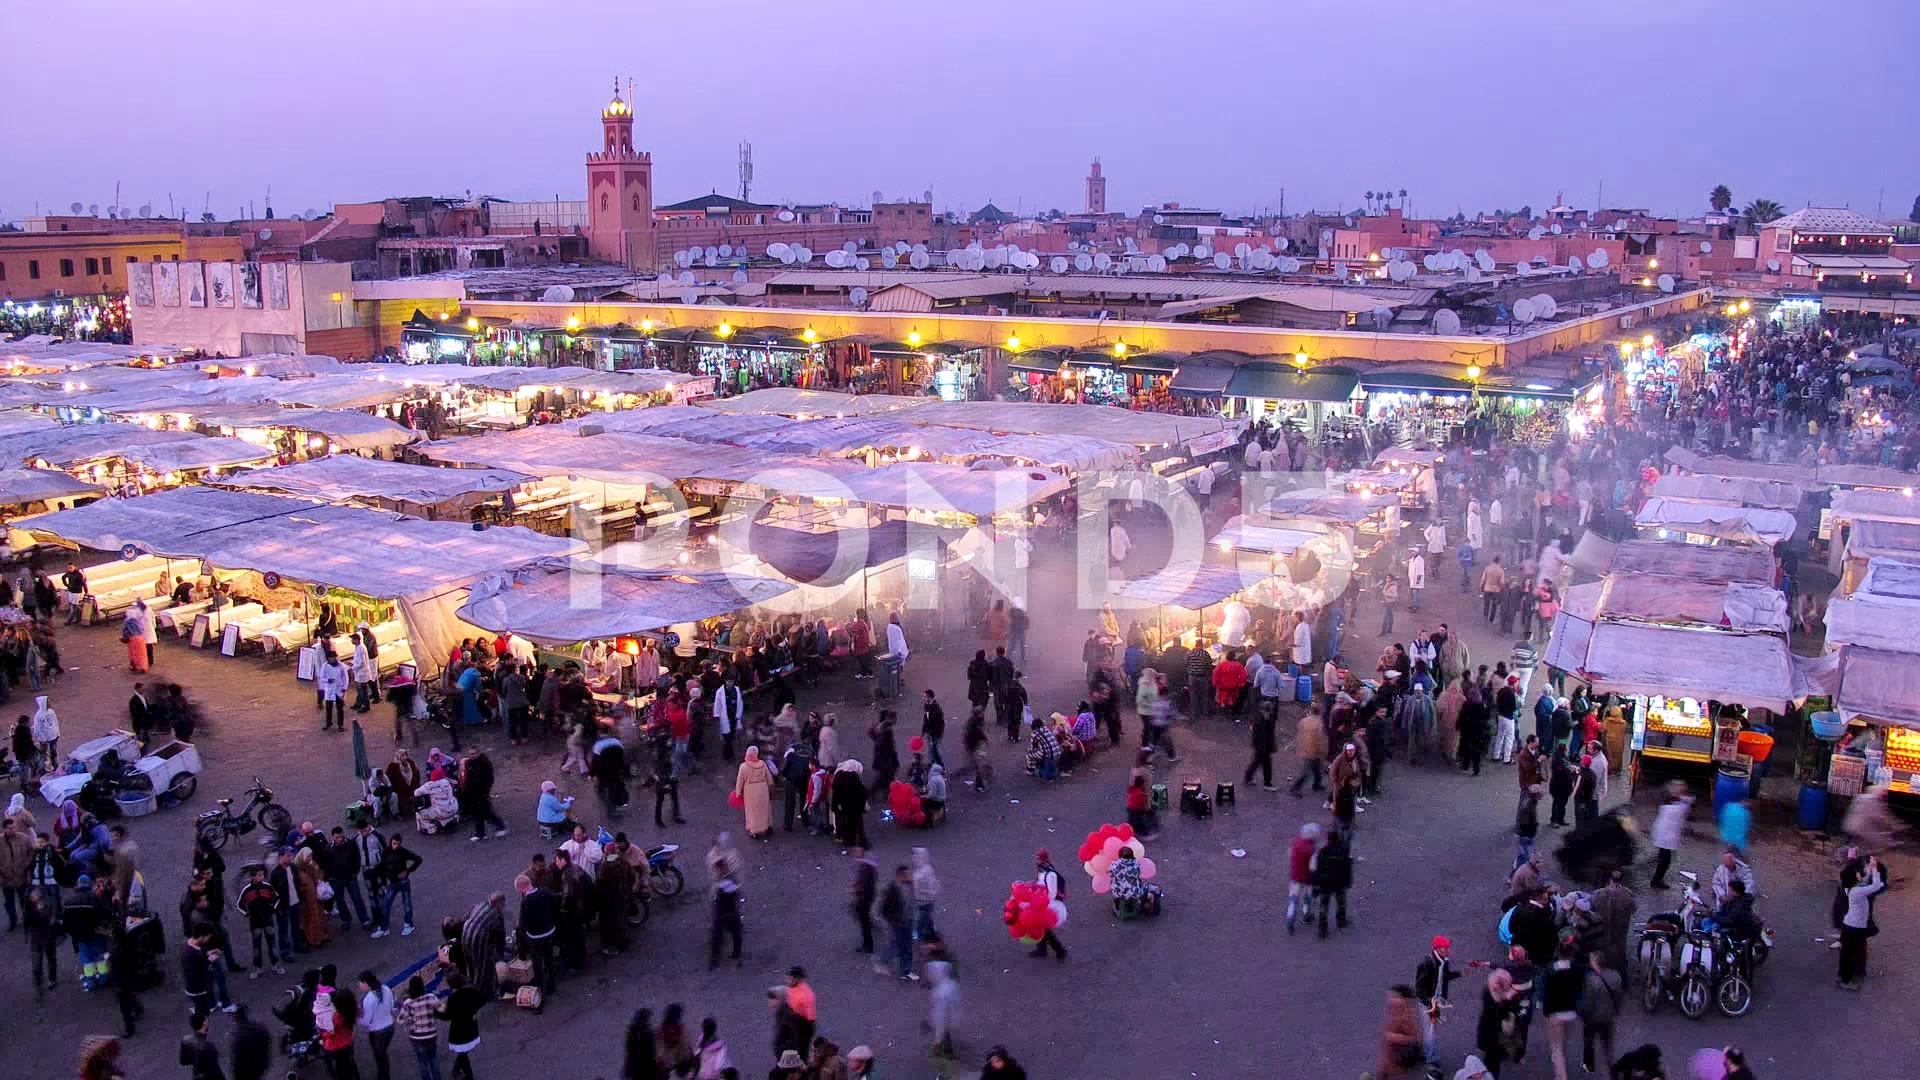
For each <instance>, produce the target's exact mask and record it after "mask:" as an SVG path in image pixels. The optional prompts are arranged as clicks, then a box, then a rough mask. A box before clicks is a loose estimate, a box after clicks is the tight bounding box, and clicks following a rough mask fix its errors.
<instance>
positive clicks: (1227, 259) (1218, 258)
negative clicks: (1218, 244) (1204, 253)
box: [1213, 251, 1233, 270]
mask: <svg viewBox="0 0 1920 1080" xmlns="http://www.w3.org/2000/svg"><path fill="white" fill-rule="evenodd" d="M1232 265H1233V256H1231V255H1228V254H1227V253H1226V252H1224V251H1222V252H1219V253H1217V254H1216V255H1214V257H1213V267H1214V269H1216V270H1225V269H1226V268H1227V267H1229V266H1232Z"/></svg>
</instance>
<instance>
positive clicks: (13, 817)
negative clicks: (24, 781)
mask: <svg viewBox="0 0 1920 1080" xmlns="http://www.w3.org/2000/svg"><path fill="white" fill-rule="evenodd" d="M5 820H6V821H9V822H12V823H13V827H14V829H15V830H16V831H18V832H19V833H20V835H21V836H25V837H32V836H33V827H34V821H33V811H31V810H29V809H27V796H26V793H25V792H21V791H16V792H14V793H13V798H11V799H8V800H7V815H6V818H5Z"/></svg>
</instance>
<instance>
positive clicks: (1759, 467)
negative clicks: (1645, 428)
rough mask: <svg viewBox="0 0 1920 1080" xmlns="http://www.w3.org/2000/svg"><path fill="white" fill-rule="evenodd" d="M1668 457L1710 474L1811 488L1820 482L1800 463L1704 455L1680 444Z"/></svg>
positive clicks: (1687, 466)
mask: <svg viewBox="0 0 1920 1080" xmlns="http://www.w3.org/2000/svg"><path fill="white" fill-rule="evenodd" d="M1665 457H1666V460H1667V461H1668V462H1670V463H1672V464H1674V465H1677V466H1679V467H1680V468H1682V469H1684V470H1686V471H1687V472H1692V473H1701V474H1704V475H1707V476H1728V477H1741V478H1745V479H1748V480H1772V481H1776V482H1778V483H1782V484H1798V485H1799V486H1800V487H1803V488H1809V489H1811V488H1817V487H1819V486H1820V484H1821V481H1820V478H1819V477H1818V476H1817V475H1816V474H1815V472H1814V470H1812V469H1807V468H1802V467H1801V466H1798V465H1773V464H1769V463H1767V462H1764V461H1743V460H1741V459H1739V458H1730V457H1702V456H1701V455H1699V454H1696V453H1694V452H1693V451H1691V450H1685V449H1682V448H1680V447H1678V446H1675V447H1671V448H1669V449H1668V450H1667V452H1666V455H1665Z"/></svg>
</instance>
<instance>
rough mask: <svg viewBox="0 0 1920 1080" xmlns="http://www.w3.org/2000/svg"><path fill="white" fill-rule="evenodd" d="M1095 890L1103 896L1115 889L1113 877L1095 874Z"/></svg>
mask: <svg viewBox="0 0 1920 1080" xmlns="http://www.w3.org/2000/svg"><path fill="white" fill-rule="evenodd" d="M1093 891H1094V892H1097V893H1099V894H1100V895H1102V896H1105V895H1106V894H1108V893H1110V892H1112V891H1113V879H1112V878H1110V877H1108V876H1107V875H1105V874H1095V875H1093Z"/></svg>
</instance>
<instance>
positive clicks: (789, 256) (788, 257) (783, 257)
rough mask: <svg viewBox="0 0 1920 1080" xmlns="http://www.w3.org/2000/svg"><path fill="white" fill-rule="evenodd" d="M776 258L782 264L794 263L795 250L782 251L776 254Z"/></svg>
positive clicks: (789, 264) (790, 264)
mask: <svg viewBox="0 0 1920 1080" xmlns="http://www.w3.org/2000/svg"><path fill="white" fill-rule="evenodd" d="M774 258H776V259H779V260H780V265H782V266H792V265H793V252H792V251H791V250H786V251H782V252H781V253H780V254H778V255H775V256H774Z"/></svg>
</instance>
